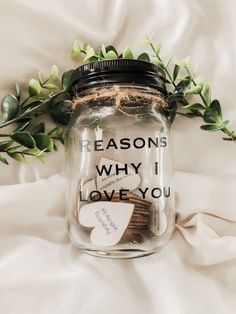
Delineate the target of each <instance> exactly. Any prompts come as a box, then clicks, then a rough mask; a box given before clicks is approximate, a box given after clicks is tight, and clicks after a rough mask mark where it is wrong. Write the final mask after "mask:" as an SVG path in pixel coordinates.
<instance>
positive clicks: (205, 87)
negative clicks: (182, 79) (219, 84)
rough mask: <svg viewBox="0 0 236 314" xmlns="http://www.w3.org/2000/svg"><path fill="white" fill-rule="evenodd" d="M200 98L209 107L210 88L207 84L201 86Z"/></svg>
mask: <svg viewBox="0 0 236 314" xmlns="http://www.w3.org/2000/svg"><path fill="white" fill-rule="evenodd" d="M202 96H203V98H204V99H205V100H206V103H207V104H208V105H209V104H210V102H211V87H210V84H209V83H206V84H204V85H203V88H202Z"/></svg>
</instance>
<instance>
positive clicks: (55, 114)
mask: <svg viewBox="0 0 236 314" xmlns="http://www.w3.org/2000/svg"><path fill="white" fill-rule="evenodd" d="M49 113H50V115H51V117H52V118H53V119H54V120H55V121H56V122H59V123H61V124H64V125H67V124H68V123H69V122H70V120H71V118H72V106H71V102H70V101H69V100H63V101H60V102H58V103H54V104H51V105H50V106H49Z"/></svg>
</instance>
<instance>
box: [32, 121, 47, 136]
mask: <svg viewBox="0 0 236 314" xmlns="http://www.w3.org/2000/svg"><path fill="white" fill-rule="evenodd" d="M44 132H45V124H44V122H41V123H39V124H38V125H36V126H35V127H34V128H33V129H32V131H31V134H37V133H44Z"/></svg>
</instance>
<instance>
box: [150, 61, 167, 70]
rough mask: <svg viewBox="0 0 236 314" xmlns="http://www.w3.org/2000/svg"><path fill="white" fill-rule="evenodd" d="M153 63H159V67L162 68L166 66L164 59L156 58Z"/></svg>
mask: <svg viewBox="0 0 236 314" xmlns="http://www.w3.org/2000/svg"><path fill="white" fill-rule="evenodd" d="M152 63H153V64H155V65H157V66H158V67H160V68H162V69H164V68H165V65H164V63H163V62H162V61H160V60H155V61H153V62H152Z"/></svg>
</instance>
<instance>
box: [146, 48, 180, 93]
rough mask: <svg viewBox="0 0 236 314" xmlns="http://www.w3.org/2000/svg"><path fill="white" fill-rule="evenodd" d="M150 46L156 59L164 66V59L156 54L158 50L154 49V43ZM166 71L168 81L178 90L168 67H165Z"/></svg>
mask: <svg viewBox="0 0 236 314" xmlns="http://www.w3.org/2000/svg"><path fill="white" fill-rule="evenodd" d="M149 45H150V47H151V48H152V50H153V52H154V53H155V56H156V58H157V59H158V60H159V61H160V62H161V63H163V64H164V62H163V60H162V58H161V57H160V56H159V54H158V53H156V50H155V47H154V45H153V43H150V44H149ZM164 71H165V72H166V75H167V77H168V79H169V80H170V82H171V84H172V85H173V86H174V87H175V88H176V89H177V85H176V84H175V82H174V81H173V80H172V76H171V74H170V72H169V71H168V69H167V67H166V66H165V67H164ZM177 90H178V89H177Z"/></svg>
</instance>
